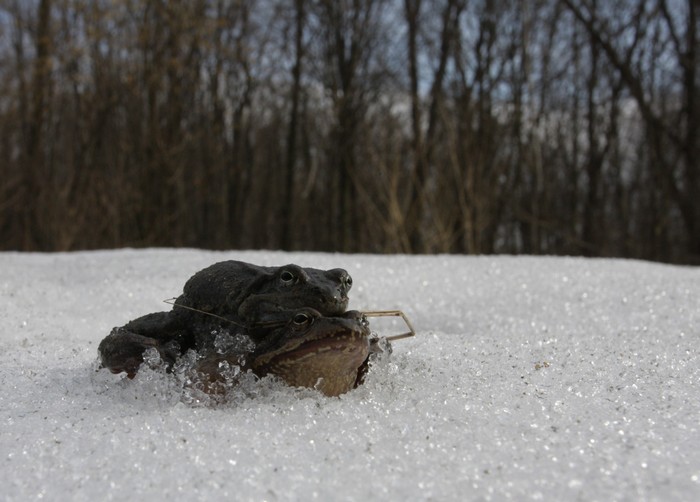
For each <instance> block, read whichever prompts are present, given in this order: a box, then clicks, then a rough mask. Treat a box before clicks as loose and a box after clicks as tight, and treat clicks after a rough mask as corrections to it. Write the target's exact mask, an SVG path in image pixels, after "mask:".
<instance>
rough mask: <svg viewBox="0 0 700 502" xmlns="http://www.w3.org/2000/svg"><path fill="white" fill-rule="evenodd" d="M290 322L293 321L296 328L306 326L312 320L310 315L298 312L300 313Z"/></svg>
mask: <svg viewBox="0 0 700 502" xmlns="http://www.w3.org/2000/svg"><path fill="white" fill-rule="evenodd" d="M292 320H293V321H294V324H296V325H297V326H304V325H306V324H309V323H311V321H312V318H311V316H310V315H308V314H304V313H301V312H300V313H298V314H296V315H295V316H294V318H293V319H292Z"/></svg>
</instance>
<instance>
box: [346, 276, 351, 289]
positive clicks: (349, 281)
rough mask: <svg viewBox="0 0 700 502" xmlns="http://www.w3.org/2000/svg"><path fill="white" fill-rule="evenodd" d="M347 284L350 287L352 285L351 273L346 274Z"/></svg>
mask: <svg viewBox="0 0 700 502" xmlns="http://www.w3.org/2000/svg"><path fill="white" fill-rule="evenodd" d="M345 285H346V286H347V287H348V288H350V287H352V277H350V275H346V276H345Z"/></svg>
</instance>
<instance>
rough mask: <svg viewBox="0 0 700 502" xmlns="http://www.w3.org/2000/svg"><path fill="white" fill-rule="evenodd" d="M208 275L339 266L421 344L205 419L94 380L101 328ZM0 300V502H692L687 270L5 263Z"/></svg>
mask: <svg viewBox="0 0 700 502" xmlns="http://www.w3.org/2000/svg"><path fill="white" fill-rule="evenodd" d="M225 259H239V260H245V261H250V262H253V263H258V264H261V265H282V264H285V263H290V262H293V263H298V264H300V265H304V266H312V267H316V268H334V267H343V268H346V269H347V270H348V271H349V272H350V273H351V274H352V276H353V279H354V288H353V290H352V291H351V294H350V296H351V303H350V307H351V308H353V309H360V310H362V309H374V310H377V309H393V308H399V309H402V310H403V311H404V312H405V313H406V314H407V315H408V317H409V318H410V319H411V320H412V321H413V324H414V325H415V328H416V330H417V331H418V333H419V335H418V336H417V337H416V338H413V339H407V340H401V341H397V342H395V343H394V352H393V354H392V355H391V357H390V358H389V359H388V360H382V361H379V362H378V363H377V364H376V365H375V366H374V367H373V368H372V369H371V370H370V373H369V375H368V377H367V381H366V384H365V385H364V386H362V387H360V388H358V389H356V390H354V391H352V392H350V393H348V394H345V395H343V396H341V397H339V398H328V397H324V396H322V395H320V394H319V393H317V392H316V391H313V390H309V389H293V388H289V387H286V386H285V385H283V384H281V383H280V382H277V381H274V380H271V379H264V380H261V381H255V380H254V379H250V380H249V381H244V382H243V384H242V389H241V390H240V391H239V392H237V393H235V392H234V393H233V395H232V397H231V399H230V400H229V401H228V402H227V403H225V404H222V405H218V406H211V403H206V401H202V400H199V401H198V400H197V399H196V396H194V397H193V396H192V395H191V394H187V392H185V391H183V389H182V386H181V385H180V384H179V383H178V381H177V379H176V378H175V377H174V376H173V375H169V374H165V373H163V372H162V371H160V370H159V369H158V368H155V369H150V368H149V369H144V370H143V371H142V372H141V373H140V374H139V375H138V376H137V377H136V378H135V379H134V380H128V379H125V378H123V377H122V376H119V375H112V374H110V373H109V372H107V371H105V370H101V371H97V363H96V361H97V345H98V344H99V342H100V340H101V339H102V338H103V337H104V336H105V335H106V334H107V333H109V331H110V329H111V328H112V327H113V326H120V325H123V324H125V323H126V322H127V321H129V320H130V319H133V318H135V317H137V316H140V315H142V314H146V313H148V312H155V311H159V310H169V309H170V308H171V307H170V306H168V305H166V304H164V303H162V300H164V299H167V298H171V297H174V296H177V295H178V294H179V293H180V292H181V290H182V286H183V284H184V282H185V281H186V280H187V278H188V277H190V276H191V275H192V274H193V273H194V272H196V271H198V270H200V269H201V268H203V267H205V266H207V265H209V264H211V263H214V262H216V261H221V260H225ZM0 298H1V301H0V318H1V319H2V324H1V325H0V383H1V385H2V390H1V391H0V418H1V423H0V465H1V468H0V487H1V489H0V493H1V494H2V495H0V499H2V500H6V501H26V500H36V499H40V498H42V499H44V500H86V501H87V500H90V501H92V500H119V501H123V500H171V499H173V498H175V499H176V500H223V499H224V498H227V499H234V500H308V499H318V500H405V499H408V500H503V499H509V498H510V499H515V500H526V499H545V500H623V499H626V500H700V361H699V360H698V351H699V347H700V344H698V339H699V338H700V269H697V268H689V267H672V266H667V265H659V264H652V263H645V262H638V261H626V260H588V259H580V258H528V257H463V256H416V257H409V256H369V255H340V254H312V253H293V254H290V253H279V252H226V253H221V252H205V251H196V250H158V249H153V250H143V251H133V250H122V251H105V252H86V253H70V254H21V253H2V254H0ZM387 323H388V324H387ZM372 328H373V329H374V330H375V331H378V332H380V334H382V333H383V332H387V333H388V332H391V331H392V330H394V329H397V330H400V329H401V327H400V326H399V325H397V326H392V324H391V320H386V319H383V320H377V319H373V320H372ZM388 334H391V333H388Z"/></svg>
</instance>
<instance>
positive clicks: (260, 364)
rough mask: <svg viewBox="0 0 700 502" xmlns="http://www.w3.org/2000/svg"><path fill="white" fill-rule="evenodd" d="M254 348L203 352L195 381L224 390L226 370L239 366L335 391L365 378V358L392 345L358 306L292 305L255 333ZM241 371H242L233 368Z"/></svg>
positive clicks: (341, 391)
mask: <svg viewBox="0 0 700 502" xmlns="http://www.w3.org/2000/svg"><path fill="white" fill-rule="evenodd" d="M251 338H253V340H254V342H255V348H254V350H252V351H251V352H249V353H242V352H241V351H238V350H232V351H229V352H223V353H218V352H209V353H206V354H203V355H202V357H201V359H199V360H198V362H197V363H196V365H195V366H194V373H195V374H197V375H198V378H195V379H194V380H195V381H198V382H203V385H202V390H204V391H205V392H207V393H211V394H221V393H223V392H225V386H224V385H223V384H224V382H225V381H226V376H227V372H228V370H229V369H230V368H231V367H232V366H238V367H239V368H240V371H243V372H247V371H250V372H252V373H253V374H255V375H256V376H257V377H259V378H263V377H265V376H267V375H274V376H276V377H278V378H280V379H281V380H283V381H284V382H285V383H286V384H288V385H290V386H293V387H308V388H314V389H317V390H318V391H320V392H321V393H322V394H325V395H326V396H330V397H335V396H339V395H341V394H344V393H346V392H349V391H350V390H352V389H354V388H355V387H357V386H358V385H361V384H362V383H363V381H364V378H365V375H366V373H367V369H368V366H369V363H370V361H371V359H372V358H373V357H375V356H376V355H377V354H379V353H381V352H384V351H387V349H389V350H390V348H389V345H388V342H385V343H383V344H382V343H380V339H379V338H378V337H377V336H376V335H374V334H372V333H371V332H370V328H369V322H368V321H367V318H366V317H365V315H364V314H363V313H362V312H358V311H354V310H350V311H346V312H345V313H344V314H342V315H338V316H325V315H323V314H321V313H320V312H319V311H317V310H315V309H313V308H303V309H299V310H297V311H295V312H294V313H293V314H292V315H291V316H290V318H289V320H288V321H287V322H286V323H284V324H282V325H281V326H279V327H276V328H273V329H271V330H269V331H268V332H267V333H265V334H264V335H262V336H261V335H257V337H256V336H255V335H254V336H252V337H251ZM236 374H240V373H238V372H237V373H236Z"/></svg>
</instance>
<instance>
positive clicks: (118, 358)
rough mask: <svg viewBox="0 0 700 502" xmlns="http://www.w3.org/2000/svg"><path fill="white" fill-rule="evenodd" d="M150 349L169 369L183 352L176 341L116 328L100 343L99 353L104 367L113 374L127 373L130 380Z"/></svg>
mask: <svg viewBox="0 0 700 502" xmlns="http://www.w3.org/2000/svg"><path fill="white" fill-rule="evenodd" d="M150 348H155V349H156V350H157V351H158V353H159V354H160V357H161V359H163V361H164V362H165V363H166V365H167V367H168V368H171V367H172V366H173V364H175V360H176V359H177V358H178V357H179V355H180V352H181V350H180V345H179V344H178V343H177V341H175V340H169V341H159V340H156V339H155V338H151V337H148V336H144V335H139V334H137V333H133V332H131V331H129V330H127V329H125V328H123V327H122V328H114V329H113V330H112V332H111V333H110V334H109V335H107V336H106V337H105V338H104V340H102V342H100V346H99V347H98V349H97V351H98V352H99V354H100V360H101V362H102V366H103V367H105V368H107V369H108V370H110V371H111V372H112V373H121V372H126V374H127V376H128V377H129V378H134V376H136V372H137V371H138V369H139V366H141V364H142V363H143V353H144V352H145V351H146V350H148V349H150Z"/></svg>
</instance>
